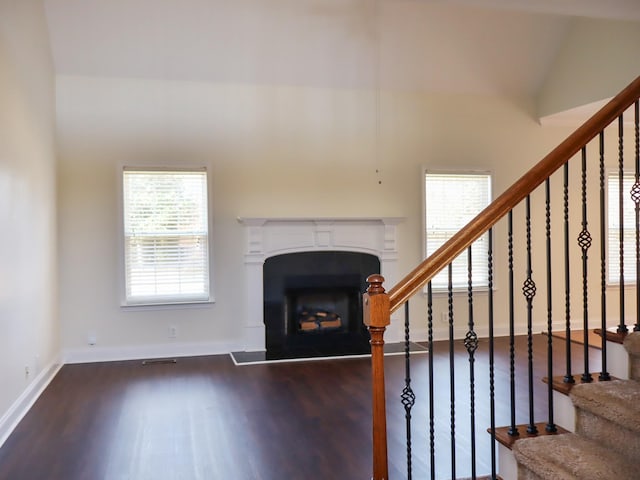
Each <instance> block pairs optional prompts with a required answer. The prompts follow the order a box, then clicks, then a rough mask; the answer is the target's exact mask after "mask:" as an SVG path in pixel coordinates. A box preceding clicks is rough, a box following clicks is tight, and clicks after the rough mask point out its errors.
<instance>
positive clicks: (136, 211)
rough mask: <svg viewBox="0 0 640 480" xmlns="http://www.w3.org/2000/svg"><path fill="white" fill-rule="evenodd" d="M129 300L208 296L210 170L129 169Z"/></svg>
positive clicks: (126, 212) (126, 171)
mask: <svg viewBox="0 0 640 480" xmlns="http://www.w3.org/2000/svg"><path fill="white" fill-rule="evenodd" d="M123 197H124V198H123V199H124V264H125V265H124V266H125V275H124V276H125V303H126V304H127V305H139V304H167V303H188V302H205V301H208V300H209V241H208V216H207V173H206V171H205V170H204V169H200V170H152V169H130V168H125V169H124V172H123Z"/></svg>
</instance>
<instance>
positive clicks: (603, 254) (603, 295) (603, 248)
mask: <svg viewBox="0 0 640 480" xmlns="http://www.w3.org/2000/svg"><path fill="white" fill-rule="evenodd" d="M599 143H600V316H601V318H600V329H601V330H602V349H601V351H600V354H601V358H602V371H601V372H600V376H599V377H598V378H599V380H601V381H606V380H610V379H611V376H610V375H609V372H608V371H607V334H606V332H607V240H606V239H607V236H606V235H607V234H606V224H605V219H606V218H605V215H606V204H605V198H606V197H605V190H604V187H605V170H604V131H602V132H600V135H599Z"/></svg>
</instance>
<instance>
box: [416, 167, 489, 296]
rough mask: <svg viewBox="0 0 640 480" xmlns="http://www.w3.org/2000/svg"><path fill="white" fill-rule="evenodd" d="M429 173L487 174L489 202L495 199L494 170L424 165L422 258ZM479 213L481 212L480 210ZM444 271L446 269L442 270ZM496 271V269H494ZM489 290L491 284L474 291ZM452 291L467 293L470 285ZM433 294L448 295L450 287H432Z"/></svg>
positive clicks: (425, 288)
mask: <svg viewBox="0 0 640 480" xmlns="http://www.w3.org/2000/svg"><path fill="white" fill-rule="evenodd" d="M427 174H442V175H446V174H450V175H487V176H489V189H490V191H489V203H491V202H492V201H493V200H494V195H493V193H494V175H493V171H491V170H483V169H471V168H465V169H444V168H443V169H440V168H430V167H425V166H423V167H422V175H421V176H420V180H421V186H422V188H421V190H422V197H421V204H422V208H421V211H422V221H421V224H422V234H421V238H422V258H423V259H426V258H427V239H426V231H427V211H426V208H427V206H426V195H427V192H426V181H425V178H426V175H427ZM478 213H479V212H478ZM442 271H446V268H445V270H442ZM494 272H495V269H494ZM492 290H494V291H495V290H496V285H495V280H494V284H493V285H492ZM488 291H489V285H488V284H487V285H473V292H474V293H487V292H488ZM423 293H425V294H426V293H427V285H426V284H425V286H424V287H423ZM452 293H453V294H455V295H460V294H466V293H468V286H467V285H466V284H465V285H464V286H454V287H453V289H452ZM432 294H433V295H434V296H442V295H446V294H448V287H437V288H436V287H433V288H432Z"/></svg>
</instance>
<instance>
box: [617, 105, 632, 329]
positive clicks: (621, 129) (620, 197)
mask: <svg viewBox="0 0 640 480" xmlns="http://www.w3.org/2000/svg"><path fill="white" fill-rule="evenodd" d="M618 221H619V230H618V232H619V235H620V239H619V249H620V252H619V254H620V256H619V261H620V323H619V325H618V333H627V332H628V331H629V329H628V328H627V325H626V321H625V312H624V123H623V120H622V115H620V116H619V117H618Z"/></svg>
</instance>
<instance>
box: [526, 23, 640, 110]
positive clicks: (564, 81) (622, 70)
mask: <svg viewBox="0 0 640 480" xmlns="http://www.w3.org/2000/svg"><path fill="white" fill-rule="evenodd" d="M639 47H640V24H639V23H638V22H625V21H614V20H609V21H605V20H592V19H587V18H581V19H576V20H574V22H573V24H572V26H571V28H570V29H569V31H568V33H567V37H566V39H565V41H564V42H563V43H562V44H561V47H560V48H559V50H558V52H557V54H556V58H555V61H554V62H553V64H552V66H551V68H550V69H549V73H548V75H547V78H546V79H545V81H544V83H543V85H542V88H541V89H540V91H539V93H538V99H537V104H538V115H539V116H540V117H545V116H548V115H552V114H555V113H558V112H563V111H565V110H569V109H572V108H575V107H580V106H582V105H586V104H589V103H592V102H596V101H599V100H603V99H608V98H611V97H613V96H614V95H615V94H616V93H618V92H619V91H620V90H622V89H623V88H624V87H626V86H627V85H628V84H629V83H630V82H631V81H632V80H633V79H634V78H636V77H637V76H638V75H640V58H639V57H638V48H639Z"/></svg>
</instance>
